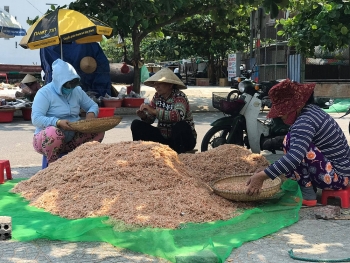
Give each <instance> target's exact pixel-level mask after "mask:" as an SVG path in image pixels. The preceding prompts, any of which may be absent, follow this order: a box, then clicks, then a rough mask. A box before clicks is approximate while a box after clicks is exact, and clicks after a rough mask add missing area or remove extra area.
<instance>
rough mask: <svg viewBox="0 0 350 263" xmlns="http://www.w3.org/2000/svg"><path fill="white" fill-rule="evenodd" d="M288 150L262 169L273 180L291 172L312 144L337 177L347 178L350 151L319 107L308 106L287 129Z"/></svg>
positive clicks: (346, 143) (335, 123) (339, 130)
mask: <svg viewBox="0 0 350 263" xmlns="http://www.w3.org/2000/svg"><path fill="white" fill-rule="evenodd" d="M289 131H290V149H289V151H288V152H287V153H286V154H285V155H284V156H282V157H281V158H280V159H279V160H277V161H275V162H274V163H273V164H271V165H270V166H269V167H267V168H266V169H265V173H266V174H267V175H268V176H269V177H270V178H272V179H274V178H276V177H277V176H279V175H281V174H286V173H288V172H291V171H294V170H295V169H296V168H297V167H298V166H299V165H300V163H301V161H302V160H303V159H304V157H305V156H306V153H307V150H308V148H309V145H310V143H311V142H312V143H313V144H314V145H315V146H316V147H317V148H318V149H319V150H320V151H321V152H322V154H323V155H324V156H325V157H326V158H327V159H328V161H330V162H331V164H332V166H333V168H334V169H335V171H336V172H337V174H338V175H342V176H350V148H349V145H348V142H347V140H346V137H345V135H344V133H343V131H342V130H341V128H340V126H339V125H338V123H337V122H336V121H335V120H334V119H333V118H332V117H331V116H330V115H329V114H327V113H326V112H325V111H323V110H322V109H321V108H320V107H318V106H316V105H313V104H309V105H307V106H305V107H304V108H303V110H302V111H301V114H300V115H299V117H298V118H297V120H296V121H295V123H294V124H293V125H292V126H291V127H290V130H289Z"/></svg>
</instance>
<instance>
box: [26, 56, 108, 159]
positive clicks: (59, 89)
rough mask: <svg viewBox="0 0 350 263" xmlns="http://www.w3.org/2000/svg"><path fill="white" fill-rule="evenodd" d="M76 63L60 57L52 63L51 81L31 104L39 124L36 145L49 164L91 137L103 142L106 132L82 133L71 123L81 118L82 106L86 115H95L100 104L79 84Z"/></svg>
mask: <svg viewBox="0 0 350 263" xmlns="http://www.w3.org/2000/svg"><path fill="white" fill-rule="evenodd" d="M79 84H80V77H79V75H78V74H77V72H76V71H75V69H74V67H73V66H72V65H70V64H69V63H67V62H64V61H63V60H61V59H57V60H55V61H54V62H53V63H52V82H50V83H48V84H46V85H45V86H43V87H42V88H41V89H40V90H39V91H38V93H37V94H36V96H35V98H34V101H33V105H32V123H33V125H34V126H35V127H36V129H35V132H34V138H33V146H34V149H35V150H36V151H37V152H38V153H40V154H43V155H45V156H46V158H47V162H48V163H49V164H50V163H52V162H54V161H56V160H57V159H58V158H59V155H60V154H62V153H67V152H70V151H73V150H74V149H75V148H76V147H78V146H79V145H81V144H83V143H85V142H88V141H99V142H101V141H102V139H103V137H104V132H101V133H80V132H76V131H74V130H73V129H72V128H71V127H70V125H69V123H70V122H75V121H78V120H80V116H79V114H80V109H83V110H84V111H86V112H87V113H86V119H91V118H96V117H97V115H98V105H97V104H96V103H95V102H94V101H93V100H92V99H91V98H90V97H89V96H88V95H87V94H86V93H85V92H84V91H83V90H82V88H81V87H80V86H79Z"/></svg>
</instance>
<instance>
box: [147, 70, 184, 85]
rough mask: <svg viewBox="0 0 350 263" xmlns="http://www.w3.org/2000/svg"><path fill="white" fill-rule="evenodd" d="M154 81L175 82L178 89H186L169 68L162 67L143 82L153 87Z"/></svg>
mask: <svg viewBox="0 0 350 263" xmlns="http://www.w3.org/2000/svg"><path fill="white" fill-rule="evenodd" d="M155 82H165V83H171V84H175V85H176V88H178V89H187V87H186V85H185V84H184V83H183V82H182V81H181V80H180V79H179V78H178V76H176V75H175V74H174V72H173V71H172V70H171V69H169V68H163V69H161V70H159V71H158V72H157V73H156V74H154V75H153V76H151V77H149V78H148V79H147V80H146V81H145V82H144V84H145V85H147V86H150V87H154V84H155Z"/></svg>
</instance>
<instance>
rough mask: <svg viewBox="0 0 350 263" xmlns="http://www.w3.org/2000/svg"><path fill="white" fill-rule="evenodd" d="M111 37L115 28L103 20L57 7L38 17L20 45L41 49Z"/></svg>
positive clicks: (97, 40)
mask: <svg viewBox="0 0 350 263" xmlns="http://www.w3.org/2000/svg"><path fill="white" fill-rule="evenodd" d="M103 35H104V36H106V37H111V36H112V35H113V29H112V28H111V27H109V26H108V25H107V24H105V23H103V22H102V21H100V20H98V19H96V18H93V17H88V16H85V15H83V14H82V13H80V12H78V11H75V10H69V9H57V10H55V11H53V12H52V13H50V14H47V15H45V16H43V17H42V18H40V19H38V20H37V21H36V22H35V23H34V24H33V25H32V26H31V27H30V28H29V29H28V30H27V35H25V36H24V37H23V38H22V39H21V41H20V43H19V45H20V46H21V47H23V48H29V49H39V48H45V47H49V46H53V45H58V44H61V56H62V54H63V53H62V43H71V42H72V41H75V42H76V43H79V44H83V43H91V42H100V41H101V40H102V36H103Z"/></svg>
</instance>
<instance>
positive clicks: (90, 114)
mask: <svg viewBox="0 0 350 263" xmlns="http://www.w3.org/2000/svg"><path fill="white" fill-rule="evenodd" d="M95 118H96V116H95V113H93V112H88V113H87V114H86V117H85V119H86V120H88V119H95Z"/></svg>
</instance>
